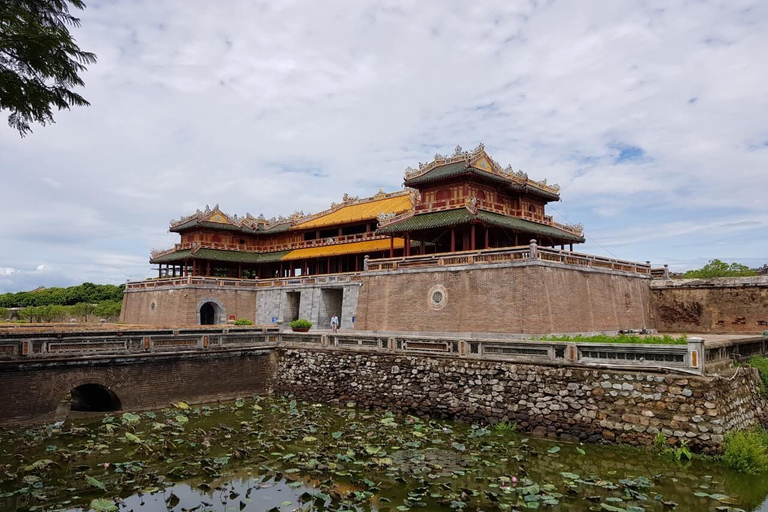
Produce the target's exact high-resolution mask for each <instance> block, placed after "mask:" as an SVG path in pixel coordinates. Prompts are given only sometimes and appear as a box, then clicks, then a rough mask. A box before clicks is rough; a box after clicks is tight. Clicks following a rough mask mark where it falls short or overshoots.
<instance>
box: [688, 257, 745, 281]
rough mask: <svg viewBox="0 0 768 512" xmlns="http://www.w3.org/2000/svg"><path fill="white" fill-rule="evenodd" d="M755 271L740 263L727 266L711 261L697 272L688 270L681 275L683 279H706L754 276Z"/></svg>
mask: <svg viewBox="0 0 768 512" xmlns="http://www.w3.org/2000/svg"><path fill="white" fill-rule="evenodd" d="M754 275H756V274H755V271H754V270H752V269H750V268H749V267H748V266H746V265H742V264H741V263H735V262H734V263H731V264H728V263H726V262H724V261H720V260H717V259H715V260H711V261H710V262H709V263H707V264H706V265H704V266H703V267H701V268H700V269H698V270H689V271H688V272H686V273H685V274H683V279H708V278H711V277H745V276H754Z"/></svg>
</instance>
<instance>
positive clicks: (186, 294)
mask: <svg viewBox="0 0 768 512" xmlns="http://www.w3.org/2000/svg"><path fill="white" fill-rule="evenodd" d="M207 299H215V300H218V301H219V302H220V303H221V305H222V306H223V308H224V316H225V319H227V318H229V317H230V316H234V317H235V318H236V319H238V318H244V319H247V320H250V321H251V322H254V323H255V322H256V316H257V315H256V291H255V290H233V289H227V288H224V287H216V286H210V287H206V286H188V287H183V288H175V289H172V288H170V289H164V290H162V289H161V290H140V291H126V293H125V295H124V296H123V310H122V314H121V316H120V320H121V321H122V322H124V323H127V324H136V325H158V326H159V325H198V324H199V322H198V318H197V314H198V311H199V307H200V306H201V305H202V303H203V302H205V301H206V300H207ZM153 303H154V304H155V307H154V309H153V308H152V304H153Z"/></svg>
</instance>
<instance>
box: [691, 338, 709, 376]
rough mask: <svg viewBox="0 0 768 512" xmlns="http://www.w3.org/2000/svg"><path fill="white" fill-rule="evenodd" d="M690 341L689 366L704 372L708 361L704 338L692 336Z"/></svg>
mask: <svg viewBox="0 0 768 512" xmlns="http://www.w3.org/2000/svg"><path fill="white" fill-rule="evenodd" d="M687 341H688V366H689V367H690V368H691V369H693V370H695V371H697V372H699V373H704V363H705V362H706V361H705V359H706V357H705V353H704V338H699V337H698V336H691V337H689V338H688V339H687Z"/></svg>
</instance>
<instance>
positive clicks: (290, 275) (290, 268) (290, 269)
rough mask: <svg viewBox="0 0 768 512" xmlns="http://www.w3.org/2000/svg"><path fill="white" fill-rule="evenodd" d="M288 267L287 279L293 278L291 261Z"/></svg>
mask: <svg viewBox="0 0 768 512" xmlns="http://www.w3.org/2000/svg"><path fill="white" fill-rule="evenodd" d="M288 265H289V266H288V277H293V260H291V262H290V263H289V264H288Z"/></svg>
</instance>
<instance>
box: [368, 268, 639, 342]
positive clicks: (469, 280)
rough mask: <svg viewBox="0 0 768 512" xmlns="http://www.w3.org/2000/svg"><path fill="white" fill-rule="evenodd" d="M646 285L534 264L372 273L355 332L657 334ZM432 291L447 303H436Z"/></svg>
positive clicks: (610, 275)
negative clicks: (621, 331) (643, 331)
mask: <svg viewBox="0 0 768 512" xmlns="http://www.w3.org/2000/svg"><path fill="white" fill-rule="evenodd" d="M649 281H650V280H649V279H647V278H642V277H638V276H632V275H628V274H620V273H615V272H614V273H611V272H604V271H599V270H590V269H583V268H575V267H574V268H569V267H564V266H562V265H556V266H555V265H549V264H546V263H541V262H535V263H526V264H523V265H519V264H517V265H514V264H513V265H505V266H487V267H485V268H462V269H456V270H450V269H443V268H438V269H421V270H404V271H394V272H380V273H379V272H374V273H370V274H367V275H365V276H364V277H363V286H362V288H361V289H360V296H359V301H358V310H357V311H358V312H357V323H356V328H357V329H362V330H374V331H422V332H423V331H430V332H504V333H524V334H542V333H566V332H596V331H616V330H619V329H641V328H652V327H654V322H653V319H652V317H651V311H650V290H649ZM434 290H441V291H442V293H443V295H444V303H443V304H441V305H434V304H433V303H432V301H431V299H430V297H431V294H432V293H434Z"/></svg>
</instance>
